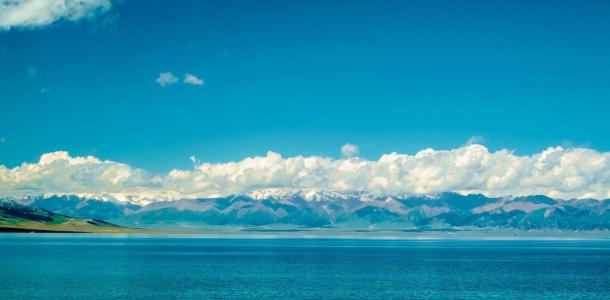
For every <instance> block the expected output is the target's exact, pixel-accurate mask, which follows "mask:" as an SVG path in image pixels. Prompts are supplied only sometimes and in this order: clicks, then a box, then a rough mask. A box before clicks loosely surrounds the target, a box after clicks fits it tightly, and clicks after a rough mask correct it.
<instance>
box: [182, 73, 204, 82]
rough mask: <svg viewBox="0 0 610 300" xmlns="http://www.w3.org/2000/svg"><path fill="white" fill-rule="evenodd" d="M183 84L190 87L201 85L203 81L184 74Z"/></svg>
mask: <svg viewBox="0 0 610 300" xmlns="http://www.w3.org/2000/svg"><path fill="white" fill-rule="evenodd" d="M184 83H186V84H191V85H203V79H200V78H198V77H197V76H195V75H193V74H190V73H186V74H185V75H184Z"/></svg>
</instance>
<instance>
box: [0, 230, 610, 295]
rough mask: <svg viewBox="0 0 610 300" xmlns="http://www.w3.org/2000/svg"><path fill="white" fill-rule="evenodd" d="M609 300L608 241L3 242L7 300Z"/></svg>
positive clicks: (15, 238)
mask: <svg viewBox="0 0 610 300" xmlns="http://www.w3.org/2000/svg"><path fill="white" fill-rule="evenodd" d="M33 298H37V299H84V298H86V299H202V298H204V299H208V298H212V299H234V298H260V299H267V298H275V299H294V298H304V299H318V298H328V299H343V298H364V299H372V298H383V299H386V298H430V299H442V298H461V299H468V298H531V299H541V298H549V299H556V298H563V299H581V298H586V299H608V298H610V241H607V240H606V241H603V240H588V241H541V240H537V241H485V240H401V241H397V240H361V239H358V240H354V239H209V238H177V237H158V236H153V237H150V236H149V237H119V236H82V235H72V236H70V235H44V234H43V235H41V234H36V235H27V234H24V235H14V234H12V235H11V234H5V235H0V299H33Z"/></svg>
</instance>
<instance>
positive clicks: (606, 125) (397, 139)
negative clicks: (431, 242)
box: [0, 0, 610, 197]
mask: <svg viewBox="0 0 610 300" xmlns="http://www.w3.org/2000/svg"><path fill="white" fill-rule="evenodd" d="M75 3H76V2H73V1H68V0H49V1H42V0H8V1H6V0H5V1H0V113H1V114H0V166H2V167H3V168H4V171H5V172H9V173H10V174H12V175H10V176H13V177H10V176H9V175H6V174H5V175H4V176H5V177H4V179H2V176H0V183H2V180H5V181H4V184H5V187H6V186H11V188H5V190H11V191H12V189H14V188H15V186H16V185H17V183H16V181H15V180H17V179H15V178H16V177H15V176H17V175H15V174H14V173H17V168H18V166H20V165H21V164H22V163H24V162H28V163H29V164H30V165H31V166H35V165H41V163H42V161H43V159H42V158H41V155H43V154H45V153H50V154H51V155H56V156H57V155H59V157H63V159H61V160H62V161H64V162H66V163H68V162H70V161H72V160H73V159H77V158H83V159H86V158H87V157H91V158H92V159H98V158H99V159H100V161H106V160H109V161H112V162H120V164H124V165H125V166H127V167H128V168H129V170H145V172H146V174H149V175H150V176H151V178H152V177H154V176H157V175H159V176H161V177H163V180H165V179H167V178H169V177H171V176H170V175H169V174H170V172H171V171H172V170H195V169H197V168H199V167H201V166H202V165H205V164H217V165H218V166H225V168H226V167H227V163H228V162H232V161H236V162H243V161H244V160H247V159H248V158H252V157H259V158H268V157H269V153H274V154H278V155H279V154H281V157H282V159H284V158H293V157H299V156H302V157H316V158H328V159H331V160H333V161H337V162H341V161H348V160H350V159H352V160H353V159H358V160H361V161H367V162H371V163H379V161H381V159H382V158H383V157H384V156H385V155H388V154H391V153H394V152H396V153H399V154H401V155H403V154H404V155H408V156H409V157H416V155H417V154H418V153H420V152H421V151H425V149H428V148H432V149H435V151H442V150H447V151H449V152H451V151H453V152H451V153H461V152H460V151H463V152H464V151H465V152H464V153H470V152H468V151H466V150H468V149H471V148H473V147H470V146H471V145H484V146H483V148H484V149H485V151H484V152H485V153H487V155H492V156H493V155H495V154H497V153H505V152H502V151H506V153H508V154H507V155H509V156H506V157H509V158H510V157H516V160H519V161H520V160H523V161H532V163H531V165H535V161H536V159H539V158H540V157H542V156H544V153H546V152H545V151H549V149H559V148H556V147H561V150H560V152H562V153H565V154H566V155H567V154H570V153H575V152H570V151H573V150H574V151H576V153H580V152H578V151H580V150H582V151H593V153H594V155H599V157H601V158H600V159H601V160H602V162H601V163H598V164H602V165H603V166H606V167H607V169H608V170H610V163H609V162H607V161H606V160H607V159H606V157H607V152H608V151H610V139H609V138H608V137H609V134H608V132H610V121H608V117H607V115H608V112H610V3H609V2H607V1H584V2H579V3H576V2H573V1H188V0H185V1H179V2H175V1H153V0H150V1H129V0H122V1H111V0H86V1H82V3H81V4H78V3H76V4H75ZM474 148H476V147H474ZM477 149H479V148H477ZM477 149H475V150H477ZM471 150H472V149H471ZM479 150H480V149H479ZM57 151H67V153H69V154H66V155H63V154H62V153H64V152H57ZM269 151H272V152H269ZM477 151H478V150H477ZM475 152H476V151H475ZM58 153H59V154H58ZM438 153H444V152H438ZM477 153H478V152H477ZM506 153H505V154H506ZM583 153H589V152H583ZM464 155H466V154H464ZM272 156H273V155H272ZM54 157H55V156H54ZM528 159H529V160H528ZM575 164H576V166H577V167H579V168H580V167H582V170H581V171H579V172H581V173H578V174H577V175H578V176H581V177H582V178H581V177H578V178H580V179H566V178H568V177H570V176H572V177H573V176H576V175H574V174H572V173H569V174H567V173H566V174H567V175H566V174H563V173H562V174H563V175H562V176H563V177H561V180H560V182H559V183H558V182H553V183H548V185H549V186H545V187H544V188H542V189H538V188H539V186H535V187H534V188H532V189H529V188H521V189H519V190H516V191H513V190H506V191H504V192H507V193H508V192H513V193H514V192H516V193H518V192H526V191H527V192H528V193H529V192H533V191H537V192H541V193H546V194H554V193H551V191H552V190H554V191H557V193H555V194H559V195H564V196H566V197H568V196H569V197H572V196H576V197H580V196H583V195H587V193H590V192H592V191H594V195H596V196H597V197H610V194H608V193H609V192H610V189H609V187H610V175H608V174H610V171H607V170H606V169H604V168H602V169H601V171H600V172H602V173H593V171H592V170H591V169H587V168H585V167H584V166H585V165H586V163H583V162H576V163H575ZM68 165H69V163H68ZM517 165H518V166H522V165H523V166H525V165H528V164H527V163H519V164H517ZM440 166H444V165H441V164H438V165H434V167H440ZM403 167H404V165H403ZM333 168H334V167H333ZM405 168H406V167H405ZM410 168H411V169H408V170H412V169H413V168H414V167H410ZM519 168H521V167H518V168H517V169H519ZM523 168H524V170H526V171H523V172H525V173H523V174H521V173H519V174H521V175H518V177H519V176H520V178H521V179H523V178H530V177H532V178H533V176H534V175H532V174H533V173H532V172H533V171H531V168H529V167H523ZM331 169H332V168H331ZM333 170H334V169H333ZM519 170H521V169H519ZM579 170H580V169H579ZM595 170H597V171H595V172H598V171H599V170H598V169H595ZM0 171H1V170H0ZM572 171H574V170H572ZM572 171H570V172H572ZM473 172H475V173H468V176H471V175H473V174H477V173H476V170H475V171H473ZM498 172H500V173H504V174H505V173H506V172H507V170H506V169H503V170H500V171H498ZM574 172H575V171H574ZM414 174H415V173H414ZM494 174H495V173H494ZM524 174H526V175H524ZM0 175H1V174H0ZM147 176H148V175H147ZM227 176H228V175H227ZM418 176H419V177H417V178H418V179H421V178H424V177H422V176H423V175H421V174H420V175H418ZM490 176H491V175H490ZM494 176H495V175H494ZM528 176H529V177H528ZM9 177H10V178H12V179H10V180H9V179H6V178H9ZM223 178H224V177H223ZM324 178H326V177H324ZM490 178H491V177H489V178H487V179H490ZM583 178H584V179H583ZM327 179H328V178H327ZM386 179H387V178H386ZM403 179H404V178H403ZM369 180H372V179H371V178H369ZM490 180H491V179H490ZM566 180H568V181H569V180H576V181H578V180H584V181H585V183H583V184H584V185H583V186H584V187H583V186H581V187H579V188H577V190H574V191H571V192H565V193H564V192H562V191H560V189H559V188H557V186H555V187H553V186H552V185H553V184H555V185H562V184H564V183H565V181H566ZM454 181H455V182H461V181H459V180H457V179H456V180H454ZM593 181H595V182H594V183H592V182H593ZM28 182H30V181H28ZM30 183H31V182H30ZM157 183H158V182H157ZM293 183H294V182H293ZM293 183H290V184H293ZM55 184H56V185H57V184H59V183H55ZM62 184H63V183H62ZM150 184H151V183H150V182H148V183H147V184H145V185H150ZM290 184H288V185H290ZM337 184H338V183H337ZM59 185H61V184H59ZM268 185H272V186H275V185H277V183H275V182H274V183H273V184H270V183H268V184H265V183H260V182H259V183H257V184H250V183H248V184H246V186H248V187H249V188H253V187H266V186H268ZM402 185H404V186H407V184H405V183H404V182H403V183H402ZM86 186H87V187H89V186H88V185H86ZM138 186H139V187H140V188H141V185H138ZM161 186H162V188H163V189H167V188H168V187H167V186H166V185H161ZM220 186H222V185H220ZM338 186H341V185H340V184H338V185H337V186H335V187H338ZM594 186H595V187H594ZM346 187H360V188H370V187H369V186H368V184H367V185H363V184H352V185H350V184H347V185H346ZM492 187H493V185H489V182H486V183H485V185H484V186H478V185H476V184H475V185H472V184H470V183H469V184H462V185H459V184H458V185H455V184H449V185H445V184H444V183H443V184H440V185H439V186H438V187H436V189H441V188H442V189H453V190H458V189H465V190H477V191H481V190H482V191H488V190H490V189H491V188H492ZM22 188H23V187H22ZM30 188H31V186H30ZM38 188H39V189H42V190H44V189H52V188H51V187H49V186H47V185H42V186H39V187H38ZM83 189H85V190H86V189H87V188H83ZM202 189H203V188H202ZM207 189H209V187H207ZM416 189H417V188H416V187H415V186H411V188H409V189H407V188H403V189H401V190H400V192H402V191H407V192H408V191H413V190H416ZM436 189H423V190H422V191H429V190H431V191H436ZM119 190H120V189H117V190H116V191H119ZM0 191H2V187H0ZM393 191H394V190H393ZM218 192H219V193H222V190H219V191H218ZM395 192H399V191H397V190H396V191H395Z"/></svg>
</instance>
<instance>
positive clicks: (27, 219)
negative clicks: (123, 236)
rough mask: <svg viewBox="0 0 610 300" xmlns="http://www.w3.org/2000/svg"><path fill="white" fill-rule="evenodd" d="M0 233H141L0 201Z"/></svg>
mask: <svg viewBox="0 0 610 300" xmlns="http://www.w3.org/2000/svg"><path fill="white" fill-rule="evenodd" d="M0 232H82V233H139V232H144V230H140V229H132V228H125V227H120V226H117V225H114V224H111V223H108V222H105V221H102V220H95V219H79V218H72V217H69V216H65V215H61V214H56V213H53V212H50V211H48V210H45V209H41V208H36V207H30V206H25V205H21V204H19V203H16V202H14V201H0Z"/></svg>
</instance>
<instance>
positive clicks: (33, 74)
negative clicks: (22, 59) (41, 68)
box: [28, 65, 38, 78]
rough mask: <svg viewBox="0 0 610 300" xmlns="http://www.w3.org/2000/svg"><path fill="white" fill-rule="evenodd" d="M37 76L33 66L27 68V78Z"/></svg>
mask: <svg viewBox="0 0 610 300" xmlns="http://www.w3.org/2000/svg"><path fill="white" fill-rule="evenodd" d="M37 74H38V70H37V69H36V68H34V66H32V65H29V66H28V78H34V77H36V75H37Z"/></svg>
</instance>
